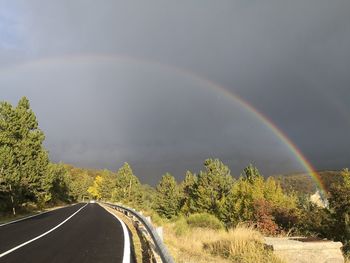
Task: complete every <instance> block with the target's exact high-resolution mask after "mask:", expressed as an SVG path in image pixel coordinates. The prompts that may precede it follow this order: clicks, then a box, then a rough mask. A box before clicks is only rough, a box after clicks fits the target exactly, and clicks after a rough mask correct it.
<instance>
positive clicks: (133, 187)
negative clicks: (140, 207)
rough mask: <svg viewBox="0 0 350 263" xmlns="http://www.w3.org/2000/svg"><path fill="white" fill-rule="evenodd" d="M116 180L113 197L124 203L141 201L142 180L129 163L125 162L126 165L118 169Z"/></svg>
mask: <svg viewBox="0 0 350 263" xmlns="http://www.w3.org/2000/svg"><path fill="white" fill-rule="evenodd" d="M115 182H116V183H115V187H114V190H113V193H112V199H114V200H115V201H119V202H124V203H134V204H138V203H140V200H141V198H142V196H141V191H140V181H139V179H138V178H137V177H136V176H135V175H134V173H133V171H132V169H131V167H130V165H129V164H128V163H124V165H123V166H122V167H121V168H120V169H119V170H118V171H117V176H116V181H115Z"/></svg>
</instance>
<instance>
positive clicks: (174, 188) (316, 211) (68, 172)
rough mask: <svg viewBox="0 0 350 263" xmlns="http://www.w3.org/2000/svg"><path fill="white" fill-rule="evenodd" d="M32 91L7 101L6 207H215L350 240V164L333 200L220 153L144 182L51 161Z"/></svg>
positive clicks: (1, 199) (121, 172)
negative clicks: (313, 196) (316, 199)
mask: <svg viewBox="0 0 350 263" xmlns="http://www.w3.org/2000/svg"><path fill="white" fill-rule="evenodd" d="M44 139H45V136H44V133H43V132H42V131H41V130H40V129H39V127H38V121H37V119H36V116H35V114H34V112H33V111H32V110H31V109H30V104H29V101H28V99H27V98H25V97H23V98H22V99H20V101H19V102H18V104H17V106H12V105H11V104H10V103H8V102H2V103H0V213H2V214H5V213H8V212H9V211H11V212H12V213H13V214H15V213H16V211H17V210H18V209H25V208H26V207H29V206H36V207H39V208H41V207H44V206H46V205H52V204H57V203H69V202H74V201H84V200H87V199H91V198H93V199H96V200H105V201H112V202H120V203H123V204H126V205H130V206H132V207H134V208H139V209H151V210H153V211H156V213H157V214H158V215H159V216H161V217H163V218H165V219H167V220H172V219H174V218H177V217H181V216H184V217H189V216H190V215H193V214H209V215H212V216H215V217H216V218H217V219H219V220H220V221H221V222H222V223H223V224H224V225H225V226H226V227H227V228H231V227H234V226H236V225H237V224H240V223H242V222H244V223H245V224H249V225H251V226H253V227H255V228H257V229H258V230H260V231H261V232H262V233H264V234H266V235H275V234H281V233H290V232H293V233H295V234H304V235H316V236H319V237H326V238H329V239H335V240H339V241H342V242H343V243H344V244H345V249H346V250H349V248H350V244H349V240H350V218H349V215H350V173H349V170H347V169H344V170H343V171H342V172H341V174H340V177H339V178H337V180H335V181H334V182H333V183H332V184H331V186H330V187H329V189H328V190H329V193H328V194H329V197H328V199H329V206H328V207H318V206H317V205H315V204H313V203H312V202H311V201H310V199H309V198H308V196H306V195H305V194H300V193H298V192H295V191H290V190H289V191H286V190H284V189H283V188H282V187H281V185H280V182H279V180H278V179H277V178H273V177H269V178H265V177H264V176H262V175H261V174H260V172H259V170H258V169H257V168H256V167H254V166H253V165H248V166H247V167H246V168H245V169H244V170H243V171H242V174H241V175H240V176H238V177H237V176H233V175H232V174H231V171H230V169H229V168H228V166H226V165H225V164H224V163H222V162H221V161H220V160H218V159H207V160H205V161H204V169H203V171H199V172H198V173H193V172H191V171H187V172H186V174H185V175H184V178H183V180H182V181H180V182H177V181H176V180H175V178H174V177H173V176H172V175H171V174H169V173H166V174H165V175H163V176H162V178H161V180H160V181H159V183H158V184H157V186H156V188H153V187H150V186H148V185H143V184H141V183H140V181H139V179H138V178H137V177H136V176H135V175H134V173H133V171H132V168H131V166H130V165H129V164H128V163H124V164H123V165H122V166H121V167H120V169H118V170H117V171H116V172H112V171H109V170H87V169H81V168H76V167H73V166H71V165H66V164H54V163H52V162H50V160H49V157H48V153H47V151H46V150H45V148H44V147H43V141H44Z"/></svg>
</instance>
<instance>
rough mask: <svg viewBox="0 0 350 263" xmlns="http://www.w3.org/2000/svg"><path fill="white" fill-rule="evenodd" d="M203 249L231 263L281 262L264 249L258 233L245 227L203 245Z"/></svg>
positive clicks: (261, 238)
mask: <svg viewBox="0 0 350 263" xmlns="http://www.w3.org/2000/svg"><path fill="white" fill-rule="evenodd" d="M204 248H206V249H207V250H208V251H210V253H212V254H214V255H221V256H223V257H224V258H227V259H230V260H231V262H242V263H253V262H254V263H265V262H271V263H282V262H283V261H282V260H280V259H279V258H277V257H276V256H274V255H273V253H272V252H271V251H269V250H266V249H265V247H264V244H263V237H262V235H261V234H260V233H259V232H257V231H255V230H252V229H250V228H246V227H237V228H235V229H233V230H230V231H229V232H227V233H226V235H224V236H223V237H222V239H220V240H218V241H210V242H208V243H205V244H204Z"/></svg>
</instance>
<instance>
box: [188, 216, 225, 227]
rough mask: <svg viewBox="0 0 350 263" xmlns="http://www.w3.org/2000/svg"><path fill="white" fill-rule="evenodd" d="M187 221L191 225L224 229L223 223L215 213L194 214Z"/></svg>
mask: <svg viewBox="0 0 350 263" xmlns="http://www.w3.org/2000/svg"><path fill="white" fill-rule="evenodd" d="M187 223H188V225H189V226H190V227H202V228H210V229H217V230H218V229H223V228H224V225H223V223H222V222H221V221H220V220H219V219H218V218H216V217H215V216H214V215H211V214H208V213H200V214H192V215H190V216H189V217H188V219H187Z"/></svg>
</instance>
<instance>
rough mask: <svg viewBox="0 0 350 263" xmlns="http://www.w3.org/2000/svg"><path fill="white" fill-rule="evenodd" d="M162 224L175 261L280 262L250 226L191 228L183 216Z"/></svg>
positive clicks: (189, 262)
mask: <svg viewBox="0 0 350 263" xmlns="http://www.w3.org/2000/svg"><path fill="white" fill-rule="evenodd" d="M163 226H164V239H165V243H166V245H167V247H168V248H169V250H170V252H171V254H172V255H173V257H174V259H175V262H179V263H184V262H186V263H192V262H193V263H194V262H197V263H205V262H217V263H226V262H243V263H244V262H246V263H250V262H254V263H260V262H264V263H265V262H271V263H280V262H282V261H281V260H279V259H277V258H276V257H274V256H273V255H272V252H269V251H266V250H265V249H264V245H263V243H262V236H261V234H260V233H259V232H257V231H254V230H252V229H249V228H245V227H238V228H236V229H234V230H231V231H228V232H227V231H225V230H213V229H207V228H190V227H188V226H187V227H186V226H185V225H184V221H183V220H182V219H180V220H178V221H176V222H173V223H166V224H164V225H163ZM179 229H180V230H181V231H179Z"/></svg>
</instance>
